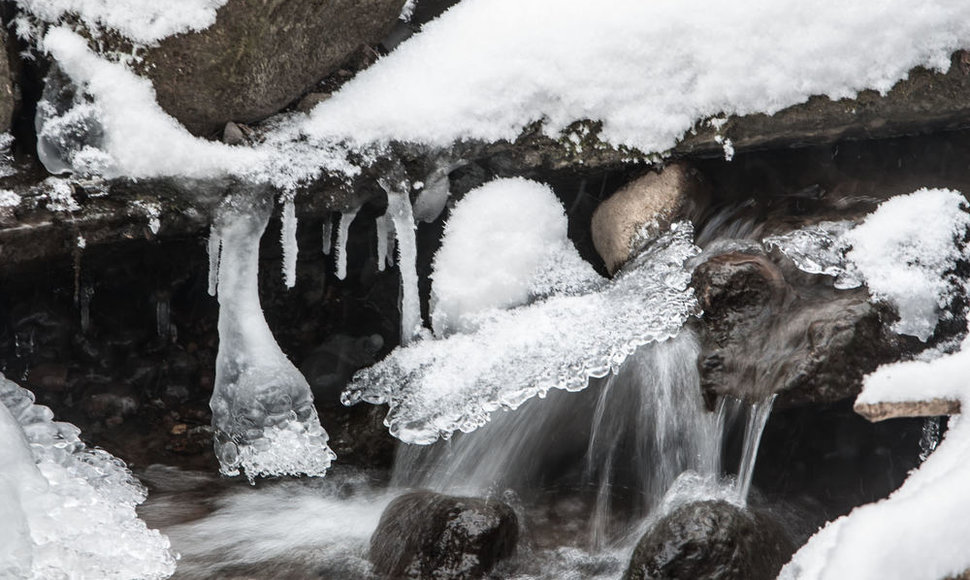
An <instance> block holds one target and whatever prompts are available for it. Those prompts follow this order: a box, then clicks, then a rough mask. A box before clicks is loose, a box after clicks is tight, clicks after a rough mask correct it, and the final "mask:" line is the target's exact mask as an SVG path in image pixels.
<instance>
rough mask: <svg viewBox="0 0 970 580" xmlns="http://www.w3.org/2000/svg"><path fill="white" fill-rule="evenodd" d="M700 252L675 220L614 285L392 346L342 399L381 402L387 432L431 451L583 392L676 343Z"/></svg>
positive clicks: (690, 302) (484, 315)
mask: <svg viewBox="0 0 970 580" xmlns="http://www.w3.org/2000/svg"><path fill="white" fill-rule="evenodd" d="M489 251H501V250H500V249H498V248H495V247H492V248H490V250H489ZM574 252H575V250H574ZM698 252H699V250H698V248H697V247H696V246H694V245H693V229H692V227H691V225H690V224H689V223H688V222H678V223H676V224H674V225H673V226H672V227H671V229H670V231H668V232H666V233H664V234H663V235H661V236H660V237H659V238H657V239H656V240H655V241H654V242H653V244H651V245H650V246H648V247H647V248H646V249H645V250H644V251H643V253H641V254H640V255H639V256H638V257H637V258H636V259H635V260H634V261H632V262H631V263H630V264H629V265H628V266H627V268H626V269H625V270H624V271H623V272H622V273H621V274H620V275H618V276H617V277H616V278H614V279H613V280H611V281H607V280H604V279H600V281H599V283H598V284H596V285H595V286H593V287H591V288H587V289H585V291H584V292H578V293H575V292H574V291H573V288H572V287H571V286H569V285H567V287H566V288H560V287H558V286H556V287H551V288H550V289H549V294H548V296H545V297H543V298H541V299H539V300H537V301H535V302H533V303H530V304H526V305H523V306H519V307H517V308H513V309H511V310H498V309H491V310H486V311H483V312H481V313H480V316H478V317H477V318H476V319H475V324H474V328H475V330H474V331H472V332H468V333H455V334H452V335H450V336H448V337H447V338H444V339H437V340H434V339H427V340H422V341H418V342H415V343H413V344H411V345H410V346H407V347H405V348H398V349H396V350H395V351H393V352H392V353H391V354H390V355H389V356H388V357H387V358H385V359H384V360H383V361H381V362H379V363H377V364H376V365H374V366H372V367H369V368H367V369H364V370H362V371H360V372H358V373H357V375H356V376H355V377H354V380H353V382H352V383H351V384H350V385H349V386H348V389H347V391H346V392H345V393H344V394H343V396H342V400H343V402H344V403H345V404H354V403H357V402H359V401H366V402H368V403H372V404H384V403H387V404H388V405H389V406H390V410H389V412H388V415H387V418H386V419H385V424H386V425H387V426H388V427H389V429H390V432H391V434H392V435H394V436H395V437H397V438H399V439H401V440H402V441H405V442H408V443H420V444H428V443H432V442H433V441H435V440H436V439H437V438H439V437H445V438H447V437H449V436H450V435H451V434H452V433H453V432H454V431H457V430H461V431H463V432H470V431H473V430H475V429H477V428H478V427H481V426H482V425H484V424H485V423H486V422H488V420H489V417H490V414H491V413H492V412H493V411H495V410H496V409H499V408H508V409H515V408H517V407H518V406H519V405H521V404H522V403H523V402H525V401H526V400H528V399H530V398H532V397H534V396H536V395H540V396H542V395H543V394H545V393H546V392H547V391H548V390H549V389H552V388H559V389H565V390H571V391H578V390H582V389H584V388H585V387H586V386H587V384H588V380H589V378H590V377H604V376H606V375H607V374H609V373H610V372H614V371H616V370H617V369H619V367H620V365H622V363H623V361H625V360H626V359H627V357H629V356H630V355H631V354H632V353H633V352H634V351H635V350H636V349H637V347H639V346H641V345H644V344H647V343H651V342H662V341H665V340H668V339H670V338H672V337H673V336H676V335H677V333H678V332H679V331H680V329H681V327H682V326H683V324H684V322H686V320H687V319H688V318H689V317H690V316H691V315H694V314H696V313H697V312H698V307H697V301H696V299H695V297H694V294H693V291H692V290H691V289H690V288H689V287H688V283H689V282H690V271H689V270H688V268H686V267H685V262H686V261H687V260H688V259H689V258H691V257H693V256H695V255H697V253H698ZM479 255H481V253H480V252H478V253H476V254H472V255H469V256H466V259H467V260H472V259H475V257H477V256H479ZM577 259H578V257H577Z"/></svg>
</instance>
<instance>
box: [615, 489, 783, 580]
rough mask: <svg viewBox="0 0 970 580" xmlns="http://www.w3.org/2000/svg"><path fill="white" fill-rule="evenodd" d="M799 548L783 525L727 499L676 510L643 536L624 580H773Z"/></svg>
mask: <svg viewBox="0 0 970 580" xmlns="http://www.w3.org/2000/svg"><path fill="white" fill-rule="evenodd" d="M794 549H795V548H794V546H793V545H792V543H791V541H790V540H789V539H788V538H787V536H786V535H785V532H784V530H783V529H781V527H780V526H779V525H777V524H776V523H775V522H774V521H772V520H770V519H768V518H767V517H765V516H763V515H760V514H756V513H751V512H749V511H746V510H742V509H741V508H739V507H737V506H735V505H732V504H729V503H727V502H725V501H702V502H697V503H691V504H687V505H684V506H681V507H680V508H677V509H676V510H674V511H673V512H672V513H670V514H669V515H667V516H665V517H663V518H662V519H661V520H660V521H658V522H657V523H656V524H655V525H654V526H653V527H652V528H651V529H650V530H649V531H648V532H647V533H646V534H644V536H643V537H642V538H641V539H640V542H639V543H638V544H637V547H636V549H635V550H634V552H633V557H632V558H631V559H630V566H629V568H627V571H626V574H625V575H624V580H648V579H652V580H661V579H668V578H669V579H675V578H676V579H684V578H704V579H706V580H741V579H744V580H762V579H764V580H769V579H771V578H774V577H775V576H777V575H778V572H779V571H780V570H781V567H782V566H783V565H784V564H785V562H787V561H788V559H789V557H790V556H791V554H792V552H794Z"/></svg>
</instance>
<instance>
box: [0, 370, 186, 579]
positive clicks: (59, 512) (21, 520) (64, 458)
mask: <svg viewBox="0 0 970 580" xmlns="http://www.w3.org/2000/svg"><path fill="white" fill-rule="evenodd" d="M79 433H80V431H79V430H78V428H77V427H75V426H74V425H71V424H69V423H59V422H55V421H54V420H53V413H51V410H50V409H48V408H47V407H44V406H40V405H35V404H34V396H33V394H32V393H31V392H30V391H27V390H26V389H22V388H20V387H19V386H17V385H16V384H14V383H12V382H11V381H8V380H6V379H5V378H4V377H3V375H0V516H2V518H3V523H2V525H0V576H2V577H4V578H36V579H46V578H106V579H107V578H112V579H118V580H123V579H126V578H144V579H146V580H149V579H156V578H167V577H169V576H170V575H171V574H172V573H173V572H174V571H175V558H174V557H173V554H172V553H171V551H170V550H169V542H168V540H167V539H166V538H165V537H164V536H162V535H161V534H159V533H158V532H157V531H155V530H149V529H148V528H147V527H146V526H145V523H144V522H142V521H141V520H140V519H138V516H137V514H136V513H135V506H136V505H137V504H140V503H141V502H142V501H144V499H145V497H146V495H147V492H146V491H145V489H144V488H143V487H142V486H141V484H140V483H138V482H137V481H136V480H135V479H134V477H133V476H132V475H131V472H129V471H128V469H127V468H126V467H125V465H124V463H123V462H121V461H120V460H118V459H116V458H115V457H112V456H111V455H109V454H108V453H106V452H104V451H101V450H96V449H88V448H87V447H85V445H84V443H82V442H81V440H80V439H79V438H78V435H79Z"/></svg>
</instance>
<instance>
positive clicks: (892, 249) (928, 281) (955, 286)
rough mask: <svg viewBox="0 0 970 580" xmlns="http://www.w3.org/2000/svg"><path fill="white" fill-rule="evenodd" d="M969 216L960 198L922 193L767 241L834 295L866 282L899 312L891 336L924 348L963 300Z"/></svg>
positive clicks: (947, 193) (941, 191)
mask: <svg viewBox="0 0 970 580" xmlns="http://www.w3.org/2000/svg"><path fill="white" fill-rule="evenodd" d="M968 233H970V213H968V206H967V201H966V199H965V198H964V197H963V195H962V194H960V193H959V192H956V191H952V190H948V189H920V190H918V191H915V192H913V193H910V194H907V195H898V196H895V197H893V198H891V199H888V200H886V201H884V202H883V203H881V204H880V205H879V207H878V208H877V209H876V210H875V211H874V212H872V213H871V214H870V215H868V216H867V217H866V218H865V220H863V222H862V223H861V224H859V225H857V226H855V227H850V225H849V224H847V223H846V222H822V223H820V224H818V225H815V226H809V227H808V228H804V229H802V230H798V231H795V232H792V233H789V234H784V235H780V236H773V237H770V238H766V239H765V240H764V243H765V245H766V246H769V247H777V248H779V249H780V250H781V251H782V252H783V253H784V254H786V255H787V256H788V257H789V258H791V259H792V261H794V262H795V265H796V266H798V267H799V268H800V269H802V270H804V271H806V272H809V273H812V274H826V275H829V276H835V277H836V283H835V284H836V287H837V288H852V287H854V286H857V285H858V282H860V281H863V282H865V284H866V286H867V287H868V288H869V291H870V293H871V294H872V296H873V297H874V298H876V299H878V300H885V301H887V302H889V303H891V304H892V305H893V306H894V307H895V308H896V310H897V312H898V313H899V318H900V319H899V321H898V322H896V323H895V324H894V325H893V329H894V330H895V331H896V332H898V333H901V334H909V335H913V336H916V337H917V338H919V339H920V340H923V341H926V340H927V339H928V338H929V337H930V336H931V335H932V334H933V332H934V330H935V328H936V325H937V322H938V321H939V318H940V316H941V315H942V316H950V315H951V314H950V313H948V312H947V311H946V310H945V309H946V308H947V306H949V304H950V303H951V302H952V301H953V300H954V298H956V297H957V296H958V295H959V294H960V293H962V292H964V288H963V284H964V282H962V281H961V280H960V279H959V278H958V276H957V273H956V268H957V266H958V264H959V263H961V262H962V263H964V264H965V263H966V262H968V261H970V245H968V244H967V241H966V236H968Z"/></svg>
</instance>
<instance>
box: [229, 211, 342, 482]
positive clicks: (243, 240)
mask: <svg viewBox="0 0 970 580" xmlns="http://www.w3.org/2000/svg"><path fill="white" fill-rule="evenodd" d="M270 210H271V207H270V206H269V205H268V204H267V203H260V202H256V203H253V201H252V200H249V199H247V200H245V201H243V200H239V199H237V200H235V203H232V204H228V205H227V206H226V207H224V208H223V210H222V212H221V213H220V215H219V216H218V218H217V223H216V228H217V231H218V236H219V238H220V239H221V241H222V255H221V259H220V267H219V289H218V290H219V292H218V295H219V354H218V356H217V358H216V384H215V389H214V391H213V393H212V400H211V402H210V406H211V407H212V424H213V426H214V427H215V430H216V433H215V450H216V456H217V457H218V458H219V463H220V465H221V471H222V472H223V473H224V474H226V475H238V474H239V472H240V471H244V472H245V473H246V475H247V476H248V477H249V478H250V479H252V478H254V477H257V476H266V475H283V474H290V475H301V474H306V475H311V476H322V475H324V474H325V473H326V471H327V468H328V467H330V462H331V460H332V459H333V458H334V457H335V456H334V454H333V452H332V451H331V450H330V448H329V447H327V439H328V437H327V433H326V431H324V430H323V428H322V427H321V426H320V419H319V418H318V417H317V412H316V409H315V408H314V407H313V396H312V394H311V393H310V386H309V385H308V384H307V381H306V379H304V378H303V375H301V374H300V372H299V371H298V370H297V369H296V367H294V366H293V364H292V363H291V362H290V361H289V360H288V359H287V358H286V355H285V354H283V351H282V350H280V347H279V345H277V344H276V340H275V339H274V338H273V334H272V332H270V329H269V326H268V325H267V324H266V320H265V318H264V317H263V310H262V308H261V307H260V304H259V290H258V274H259V240H260V237H261V236H262V234H263V231H264V230H265V229H266V224H267V222H268V220H269V214H270Z"/></svg>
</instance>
